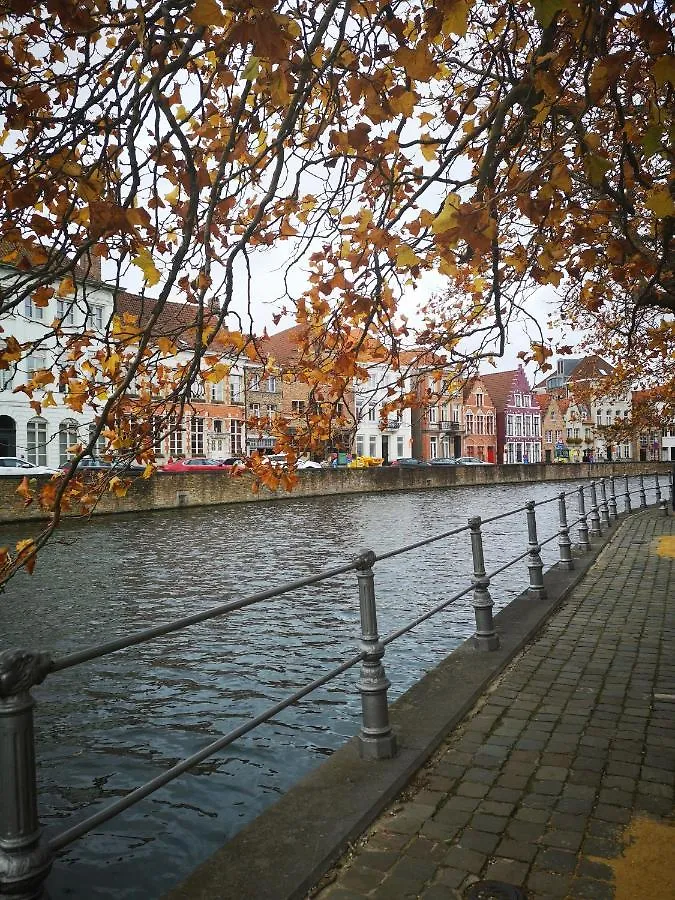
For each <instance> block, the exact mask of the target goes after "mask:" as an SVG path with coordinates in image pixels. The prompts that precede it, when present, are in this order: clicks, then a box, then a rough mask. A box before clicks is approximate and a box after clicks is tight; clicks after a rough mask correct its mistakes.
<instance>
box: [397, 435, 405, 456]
mask: <svg viewBox="0 0 675 900" xmlns="http://www.w3.org/2000/svg"><path fill="white" fill-rule="evenodd" d="M403 453H404V450H403V438H402V437H397V438H396V456H397V457H398V458H399V459H400V458H401V457H402V456H403Z"/></svg>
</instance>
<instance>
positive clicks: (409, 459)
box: [391, 456, 429, 468]
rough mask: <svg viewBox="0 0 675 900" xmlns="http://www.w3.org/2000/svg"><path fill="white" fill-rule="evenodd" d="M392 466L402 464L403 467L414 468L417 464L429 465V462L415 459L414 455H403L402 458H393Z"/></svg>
mask: <svg viewBox="0 0 675 900" xmlns="http://www.w3.org/2000/svg"><path fill="white" fill-rule="evenodd" d="M391 464H392V466H401V467H402V468H414V467H415V466H428V465H429V463H426V462H424V461H423V460H421V459H415V458H414V457H413V456H402V457H401V458H400V459H392V461H391Z"/></svg>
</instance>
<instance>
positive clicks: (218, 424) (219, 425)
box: [213, 419, 223, 434]
mask: <svg viewBox="0 0 675 900" xmlns="http://www.w3.org/2000/svg"><path fill="white" fill-rule="evenodd" d="M213 430H214V432H215V433H216V434H222V433H223V420H222V419H214V420H213Z"/></svg>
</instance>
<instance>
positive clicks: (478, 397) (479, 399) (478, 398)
mask: <svg viewBox="0 0 675 900" xmlns="http://www.w3.org/2000/svg"><path fill="white" fill-rule="evenodd" d="M482 405H483V395H482V394H476V406H482Z"/></svg>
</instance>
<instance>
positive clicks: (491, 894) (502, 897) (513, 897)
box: [464, 881, 527, 900]
mask: <svg viewBox="0 0 675 900" xmlns="http://www.w3.org/2000/svg"><path fill="white" fill-rule="evenodd" d="M464 900H527V895H526V893H525V891H523V890H522V889H521V888H519V887H516V886H515V884H507V883H506V882H505V881H475V882H474V883H473V884H470V885H469V887H468V888H467V889H466V890H465V891H464Z"/></svg>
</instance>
